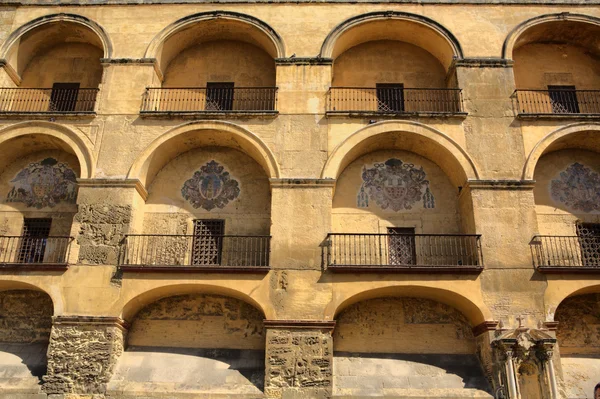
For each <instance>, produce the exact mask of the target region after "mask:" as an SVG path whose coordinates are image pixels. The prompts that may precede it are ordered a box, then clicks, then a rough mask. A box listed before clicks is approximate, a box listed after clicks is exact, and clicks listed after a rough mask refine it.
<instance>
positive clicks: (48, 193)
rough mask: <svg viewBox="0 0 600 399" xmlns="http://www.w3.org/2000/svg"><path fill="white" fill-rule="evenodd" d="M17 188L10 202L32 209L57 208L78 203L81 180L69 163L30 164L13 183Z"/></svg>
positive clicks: (10, 192) (55, 161)
mask: <svg viewBox="0 0 600 399" xmlns="http://www.w3.org/2000/svg"><path fill="white" fill-rule="evenodd" d="M11 183H14V185H13V188H12V189H11V190H10V191H9V193H8V195H7V196H6V202H22V203H24V204H26V205H27V206H28V207H35V208H38V209H40V208H44V207H50V208H52V207H54V206H55V205H56V204H58V203H59V202H61V201H64V202H67V203H75V200H76V198H77V177H76V175H75V172H74V171H73V170H72V169H70V168H69V165H68V164H67V163H59V162H58V161H57V160H56V159H54V158H46V159H44V160H43V161H40V162H36V163H30V164H29V166H27V167H26V168H25V169H23V170H21V171H20V172H19V173H18V174H17V176H16V177H15V178H14V179H13V180H11Z"/></svg>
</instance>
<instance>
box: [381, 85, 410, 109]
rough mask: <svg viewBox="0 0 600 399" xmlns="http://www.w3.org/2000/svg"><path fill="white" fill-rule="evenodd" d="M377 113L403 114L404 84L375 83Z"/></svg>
mask: <svg viewBox="0 0 600 399" xmlns="http://www.w3.org/2000/svg"><path fill="white" fill-rule="evenodd" d="M375 87H376V91H377V111H379V112H404V84H402V83H377V84H376V86H375Z"/></svg>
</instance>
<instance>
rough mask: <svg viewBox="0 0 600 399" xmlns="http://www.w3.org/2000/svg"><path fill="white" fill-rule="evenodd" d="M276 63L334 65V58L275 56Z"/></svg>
mask: <svg viewBox="0 0 600 399" xmlns="http://www.w3.org/2000/svg"><path fill="white" fill-rule="evenodd" d="M275 65H278V66H280V65H283V66H285V65H296V66H298V65H333V58H323V57H289V58H275Z"/></svg>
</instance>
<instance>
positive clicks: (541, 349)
mask: <svg viewBox="0 0 600 399" xmlns="http://www.w3.org/2000/svg"><path fill="white" fill-rule="evenodd" d="M555 342H556V340H555V339H553V340H547V341H542V342H539V343H538V350H537V352H538V353H537V355H538V359H540V362H541V363H542V368H543V369H544V371H545V372H546V379H547V380H548V394H549V396H550V397H549V399H559V396H558V384H557V383H556V372H555V370H554V361H553V360H552V357H553V355H554V344H555Z"/></svg>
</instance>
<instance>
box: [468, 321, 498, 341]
mask: <svg viewBox="0 0 600 399" xmlns="http://www.w3.org/2000/svg"><path fill="white" fill-rule="evenodd" d="M499 324H500V322H498V321H495V320H490V321H484V322H483V323H481V324H478V325H476V326H475V327H473V329H472V331H473V335H474V336H475V337H477V336H479V335H481V334H483V333H486V332H488V331H496V330H497V328H498V325H499Z"/></svg>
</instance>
